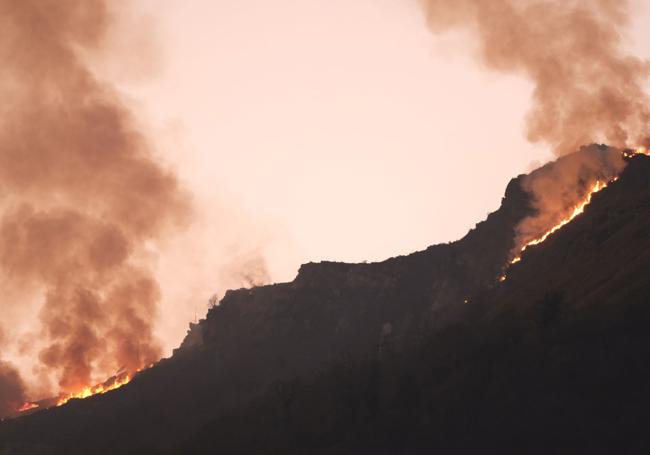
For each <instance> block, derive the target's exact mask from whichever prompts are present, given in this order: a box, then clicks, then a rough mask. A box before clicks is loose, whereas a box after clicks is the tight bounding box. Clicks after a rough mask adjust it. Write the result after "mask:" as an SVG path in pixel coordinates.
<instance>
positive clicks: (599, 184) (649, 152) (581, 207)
mask: <svg viewBox="0 0 650 455" xmlns="http://www.w3.org/2000/svg"><path fill="white" fill-rule="evenodd" d="M622 153H623V156H624V157H625V158H633V157H634V156H636V155H646V156H650V149H647V148H646V147H638V148H637V149H635V150H625V151H623V152H622ZM616 180H618V177H615V178H613V179H610V180H608V181H602V180H596V182H595V183H594V184H593V185H592V186H591V188H590V189H589V191H587V194H586V195H585V197H584V198H583V199H582V201H580V202H579V203H578V204H576V205H575V206H574V207H573V208H572V210H571V212H570V213H569V215H568V216H566V217H564V218H563V219H561V220H560V221H559V222H558V223H557V224H555V225H554V226H552V227H551V228H550V229H548V230H547V231H546V232H545V233H544V234H542V235H541V236H539V237H537V238H534V239H532V240H529V241H528V242H526V243H525V244H524V245H523V246H522V247H521V249H520V250H519V252H518V253H517V254H516V255H515V256H514V257H513V258H512V259H511V260H510V261H509V262H508V265H507V266H506V269H507V268H508V267H509V266H511V265H513V264H516V263H518V262H520V261H521V257H522V255H523V253H524V251H526V250H527V249H528V248H529V247H531V246H534V245H539V244H540V243H542V242H544V241H545V240H546V239H547V238H548V237H549V236H550V235H551V234H553V233H555V232H557V231H559V230H560V229H562V228H563V227H564V226H566V225H567V224H569V223H570V222H571V221H573V219H574V218H575V217H577V216H578V215H580V214H581V213H583V212H584V211H585V208H586V207H587V206H588V205H589V204H590V203H591V198H592V197H593V195H594V194H596V193H598V192H599V191H602V190H604V189H605V188H607V186H608V185H609V184H611V183H613V182H615V181H616ZM507 278H508V277H507V275H506V274H505V272H504V273H503V274H501V276H500V277H499V281H501V282H503V281H506V279H507Z"/></svg>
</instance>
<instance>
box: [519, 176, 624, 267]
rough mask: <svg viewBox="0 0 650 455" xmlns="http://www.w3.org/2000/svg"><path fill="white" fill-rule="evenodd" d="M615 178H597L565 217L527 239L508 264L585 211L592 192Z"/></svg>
mask: <svg viewBox="0 0 650 455" xmlns="http://www.w3.org/2000/svg"><path fill="white" fill-rule="evenodd" d="M616 180H618V177H616V178H614V179H612V180H610V181H609V182H604V181H601V180H597V181H596V183H594V185H593V186H592V187H591V189H590V190H589V191H588V192H587V196H586V197H585V198H584V199H583V200H582V202H580V203H579V204H578V205H576V206H575V207H574V208H573V211H572V212H571V213H570V214H569V215H568V216H566V217H565V218H563V219H562V220H560V222H559V223H557V224H556V225H555V226H553V227H552V228H551V229H549V230H548V231H546V232H545V233H544V234H543V235H542V236H541V237H538V238H536V239H533V240H531V241H529V242H528V243H526V244H525V245H524V246H523V247H522V248H521V250H520V251H519V254H518V255H517V256H515V257H514V258H513V259H512V260H511V261H510V264H516V263H517V262H519V261H521V255H522V254H523V252H524V251H526V249H527V248H528V247H530V246H532V245H539V244H540V243H542V242H543V241H544V240H546V239H547V238H548V237H549V236H550V235H551V234H553V233H555V232H557V231H559V230H560V229H562V227H564V226H566V225H567V224H569V223H570V222H571V221H573V219H574V218H575V217H576V216H578V215H580V214H581V213H582V212H584V211H585V207H587V206H588V205H589V203H590V202H591V198H592V196H593V195H594V194H596V193H598V192H599V191H601V190H603V189H604V188H606V187H607V185H609V184H610V183H612V182H615V181H616Z"/></svg>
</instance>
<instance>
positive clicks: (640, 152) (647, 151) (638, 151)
mask: <svg viewBox="0 0 650 455" xmlns="http://www.w3.org/2000/svg"><path fill="white" fill-rule="evenodd" d="M636 155H646V156H650V149H648V148H646V147H638V148H637V149H636V150H630V151H625V152H623V156H625V157H626V158H632V157H634V156H636Z"/></svg>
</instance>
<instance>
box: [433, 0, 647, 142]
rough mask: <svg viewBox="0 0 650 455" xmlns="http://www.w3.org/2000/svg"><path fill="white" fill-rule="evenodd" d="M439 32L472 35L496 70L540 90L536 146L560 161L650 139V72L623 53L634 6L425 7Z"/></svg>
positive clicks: (586, 2)
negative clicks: (649, 87) (595, 146)
mask: <svg viewBox="0 0 650 455" xmlns="http://www.w3.org/2000/svg"><path fill="white" fill-rule="evenodd" d="M421 2H422V3H423V5H424V7H425V9H426V13H427V18H428V23H429V25H430V28H431V30H433V31H434V32H444V31H448V30H452V29H466V30H467V31H469V32H470V33H471V34H472V35H473V36H474V37H475V38H476V39H477V42H478V53H479V56H480V59H481V61H482V62H483V63H484V64H485V65H486V66H487V67H488V68H490V69H494V70H497V71H502V72H511V73H517V74H522V75H525V76H526V77H528V78H529V79H530V80H531V81H532V82H533V84H534V95H533V106H532V109H531V110H530V112H529V114H528V118H527V136H528V139H529V140H530V141H532V142H541V143H546V144H548V145H550V146H551V147H552V148H553V150H555V151H556V152H557V153H558V154H565V153H569V152H574V151H576V150H577V149H578V148H579V147H580V146H582V145H585V144H591V143H594V142H606V143H608V144H610V145H613V146H617V147H625V146H629V147H636V146H639V145H643V142H646V141H647V140H648V139H647V138H648V137H650V99H649V98H648V96H647V94H646V93H644V91H643V83H644V80H645V79H646V78H647V76H648V75H649V74H650V64H648V62H646V61H642V60H640V59H638V58H635V57H633V56H631V55H627V54H626V53H625V52H624V51H623V48H622V37H623V36H624V34H625V28H626V27H627V26H628V22H629V21H628V19H629V17H628V13H629V1H627V0H489V1H485V0H421Z"/></svg>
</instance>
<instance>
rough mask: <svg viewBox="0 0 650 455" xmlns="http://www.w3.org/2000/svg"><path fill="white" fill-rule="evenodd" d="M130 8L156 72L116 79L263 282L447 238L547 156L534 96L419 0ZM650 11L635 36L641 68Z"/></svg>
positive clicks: (211, 2) (236, 0)
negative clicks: (235, 234) (218, 206)
mask: <svg viewBox="0 0 650 455" xmlns="http://www.w3.org/2000/svg"><path fill="white" fill-rule="evenodd" d="M140 2H141V12H142V13H145V14H149V15H151V17H150V19H151V21H152V23H154V24H156V25H155V28H156V30H157V34H158V38H157V40H158V49H159V56H160V59H159V67H158V71H157V74H156V77H155V78H154V79H153V80H151V79H142V80H136V79H134V78H132V77H131V78H126V77H125V78H124V80H123V81H122V83H121V85H122V87H123V88H124V89H125V90H127V91H128V92H129V93H130V94H131V95H132V96H133V97H134V98H135V100H136V101H137V102H138V103H140V106H141V108H142V110H143V111H144V113H145V114H146V116H147V117H148V118H149V120H150V121H151V124H152V125H153V128H154V129H156V131H157V135H158V137H159V139H160V142H161V144H162V145H161V148H162V149H163V154H164V155H165V158H166V159H167V160H169V161H170V162H172V163H174V164H175V165H176V166H178V168H179V170H180V173H181V175H182V178H183V179H185V180H186V182H187V183H188V185H189V186H191V187H192V188H193V189H194V191H195V192H196V193H197V194H201V195H205V196H207V197H213V198H215V199H217V200H221V201H227V202H226V203H227V204H228V205H230V206H233V207H237V209H238V210H241V211H243V212H244V213H245V215H244V217H245V218H247V219H250V226H249V228H251V227H252V228H251V229H249V228H247V229H244V230H242V232H241V234H242V235H243V236H246V235H252V236H253V237H255V236H256V238H255V239H253V238H251V240H250V241H251V244H252V243H253V242H257V241H259V238H261V237H263V238H264V239H265V240H264V242H266V243H265V244H266V247H267V254H268V257H269V265H270V269H271V274H272V278H273V279H274V280H289V279H292V277H293V275H294V274H295V271H296V269H297V267H298V265H299V264H300V263H302V262H306V261H310V260H322V259H331V260H344V261H362V260H379V259H383V258H386V257H389V256H393V255H396V254H406V253H409V252H411V251H414V250H417V249H422V248H425V247H426V246H428V245H431V244H434V243H439V242H446V241H452V240H455V239H458V238H460V237H461V236H463V235H464V234H465V233H466V232H467V230H468V229H470V228H471V227H473V226H474V224H475V223H476V222H478V221H481V220H482V219H484V218H485V216H486V214H487V213H488V212H489V211H493V210H495V209H496V208H497V207H498V205H499V203H500V199H501V197H502V195H503V192H504V189H505V186H506V184H507V182H508V180H509V179H510V178H512V177H513V176H515V175H517V174H519V173H522V172H526V171H527V170H529V169H530V168H531V164H532V163H534V162H537V163H539V162H540V161H545V160H548V159H549V158H550V154H549V152H548V150H546V149H544V148H543V147H535V146H532V145H531V144H529V143H527V142H526V141H525V139H524V137H523V122H524V116H525V113H526V111H527V108H528V106H529V95H530V91H531V85H530V84H529V83H528V82H527V81H525V80H523V79H520V78H516V77H513V76H504V75H503V74H497V73H493V72H489V71H487V70H484V69H482V68H481V67H480V66H479V65H478V64H477V63H476V62H475V60H474V59H473V58H472V57H473V56H472V52H471V46H470V45H468V43H467V42H466V41H465V38H464V36H463V35H449V36H446V37H444V38H442V39H441V38H440V37H434V36H432V35H431V34H430V33H429V32H428V31H427V29H426V27H425V24H424V20H423V16H422V13H421V11H420V9H419V7H418V5H417V3H416V1H415V0H275V1H273V2H271V1H268V0H183V1H179V0H140ZM649 9H650V2H648V1H647V0H644V1H638V2H637V4H636V10H637V11H638V12H639V13H638V14H636V15H635V24H636V26H635V28H634V29H633V30H631V35H630V38H631V39H630V47H631V48H634V49H635V50H636V52H637V53H640V54H645V55H646V56H650V28H648V27H645V28H644V24H648V23H650V11H649ZM118 76H119V75H118ZM118 79H119V78H118ZM218 223H219V226H218V229H224V231H228V232H230V234H229V235H232V232H231V231H232V227H228V226H227V224H228V223H229V219H228V218H227V217H226V218H225V219H219V220H218ZM265 231H266V232H267V234H268V235H266V234H264V232H265ZM252 233H254V234H252Z"/></svg>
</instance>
